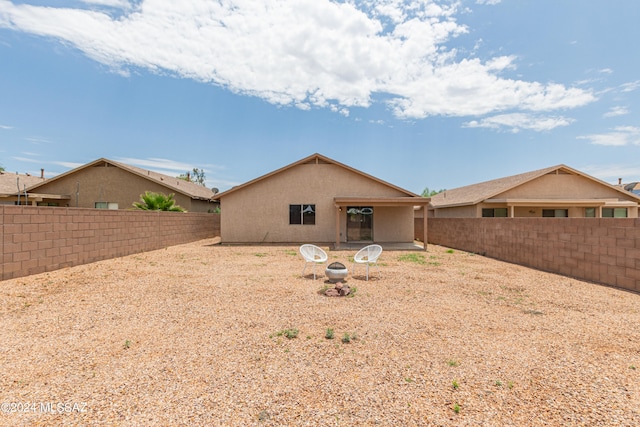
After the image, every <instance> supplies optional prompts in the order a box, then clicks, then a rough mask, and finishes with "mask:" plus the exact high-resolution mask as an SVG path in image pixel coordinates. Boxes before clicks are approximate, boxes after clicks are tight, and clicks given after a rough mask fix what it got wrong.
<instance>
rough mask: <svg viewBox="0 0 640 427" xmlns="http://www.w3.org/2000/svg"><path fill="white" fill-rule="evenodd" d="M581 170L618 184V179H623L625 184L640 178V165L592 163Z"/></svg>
mask: <svg viewBox="0 0 640 427" xmlns="http://www.w3.org/2000/svg"><path fill="white" fill-rule="evenodd" d="M580 170H582V171H584V172H585V173H588V174H589V175H591V176H595V177H596V178H598V179H601V180H603V181H605V182H608V183H610V184H617V183H618V179H622V183H623V184H625V183H630V182H635V181H639V180H640V165H624V164H613V165H591V166H583V167H581V168H580Z"/></svg>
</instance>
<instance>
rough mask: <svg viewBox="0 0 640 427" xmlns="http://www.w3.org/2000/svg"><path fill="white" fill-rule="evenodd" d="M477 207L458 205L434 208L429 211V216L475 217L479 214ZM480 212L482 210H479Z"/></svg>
mask: <svg viewBox="0 0 640 427" xmlns="http://www.w3.org/2000/svg"><path fill="white" fill-rule="evenodd" d="M478 211H479V208H478V206H476V205H473V206H458V207H453V208H443V209H435V210H430V211H429V215H428V216H429V218H475V217H477V216H479V214H478ZM480 212H482V211H481V210H480Z"/></svg>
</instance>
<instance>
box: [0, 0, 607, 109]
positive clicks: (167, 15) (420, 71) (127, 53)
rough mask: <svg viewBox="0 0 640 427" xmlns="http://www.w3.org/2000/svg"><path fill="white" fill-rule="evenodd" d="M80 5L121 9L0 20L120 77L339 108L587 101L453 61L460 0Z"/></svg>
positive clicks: (21, 10) (489, 66) (165, 0)
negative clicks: (168, 79)
mask: <svg viewBox="0 0 640 427" xmlns="http://www.w3.org/2000/svg"><path fill="white" fill-rule="evenodd" d="M86 1H88V2H89V3H91V4H93V5H98V4H99V5H109V6H114V7H121V8H123V11H122V14H121V15H119V16H117V17H112V16H110V15H109V14H108V13H106V12H100V11H99V10H86V9H80V8H48V7H36V6H31V5H25V4H19V5H17V4H14V3H12V2H10V1H8V0H0V28H2V27H5V28H10V29H14V30H16V31H23V32H27V33H31V34H37V35H41V36H46V37H52V38H54V39H57V40H60V41H61V42H62V43H65V44H68V45H72V46H74V47H76V48H78V49H79V50H81V51H82V52H84V53H85V54H86V55H87V56H89V57H91V58H92V59H94V60H96V61H98V62H100V63H103V64H106V65H107V66H109V67H111V68H112V69H113V70H114V71H115V72H118V73H121V74H122V75H128V74H129V73H131V71H135V70H137V69H146V70H149V71H151V72H154V73H164V74H172V75H175V76H179V77H183V78H190V79H194V80H197V81H202V82H207V83H211V84H215V85H219V86H222V87H225V88H227V89H229V90H231V91H233V92H236V93H239V94H244V95H251V96H256V97H260V98H262V99H265V100H267V101H268V102H271V103H274V104H279V105H293V106H297V107H299V108H303V109H308V108H310V107H319V108H331V109H333V110H335V111H336V112H338V113H340V114H343V115H348V112H349V109H351V108H354V107H368V106H370V105H371V103H372V102H373V96H374V95H383V96H384V98H385V99H388V100H389V101H388V106H389V108H390V109H391V110H392V111H393V113H394V114H395V115H396V116H397V117H399V118H405V119H417V118H424V117H427V116H432V115H447V116H466V115H482V114H490V113H495V112H500V111H505V110H519V111H551V110H557V109H566V108H575V107H578V106H582V105H585V104H588V103H590V102H592V101H594V100H595V96H594V94H593V93H592V92H591V91H589V90H585V89H579V88H572V87H566V86H564V85H560V84H545V83H540V82H528V81H523V80H512V79H507V78H504V77H501V74H502V73H503V72H505V71H510V70H513V69H514V68H515V67H516V58H515V57H514V56H500V57H490V58H486V59H484V60H481V59H479V58H459V53H458V51H456V50H455V49H453V48H450V47H447V46H449V45H451V43H452V40H453V39H454V38H455V37H456V36H459V35H461V34H465V33H467V32H468V31H469V30H468V29H467V28H466V27H465V26H464V25H461V24H459V23H458V22H456V20H455V16H456V13H459V8H460V4H459V3H457V2H453V3H451V2H448V1H447V2H445V1H443V2H438V1H436V0H412V1H406V0H353V1H344V2H338V1H331V0H296V1H288V0H243V1H231V0H220V1H206V0H182V1H175V0H146V1H144V2H142V3H135V4H134V3H133V2H126V1H124V0H86ZM481 3H484V4H496V3H497V1H496V0H484V1H482V2H481ZM129 4H131V7H130V8H127V5H129ZM124 9H126V10H124Z"/></svg>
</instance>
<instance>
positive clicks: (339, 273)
mask: <svg viewBox="0 0 640 427" xmlns="http://www.w3.org/2000/svg"><path fill="white" fill-rule="evenodd" d="M324 273H325V274H326V275H327V277H328V278H329V281H330V282H331V283H337V282H340V281H342V279H344V278H345V277H347V275H348V274H349V270H347V267H345V266H344V264H342V263H339V262H332V263H331V264H329V265H328V266H327V269H326V270H325V271H324Z"/></svg>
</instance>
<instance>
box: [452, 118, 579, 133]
mask: <svg viewBox="0 0 640 427" xmlns="http://www.w3.org/2000/svg"><path fill="white" fill-rule="evenodd" d="M572 122H573V120H572V119H569V118H566V117H562V116H559V117H548V116H538V115H531V114H524V113H512V114H500V115H497V116H493V117H487V118H484V119H482V120H479V121H478V120H472V121H470V122H467V123H465V124H464V127H469V128H488V129H506V130H509V131H510V132H513V133H518V132H520V131H521V130H533V131H536V132H543V131H548V130H552V129H555V128H557V127H559V126H568V125H570V124H571V123H572Z"/></svg>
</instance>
